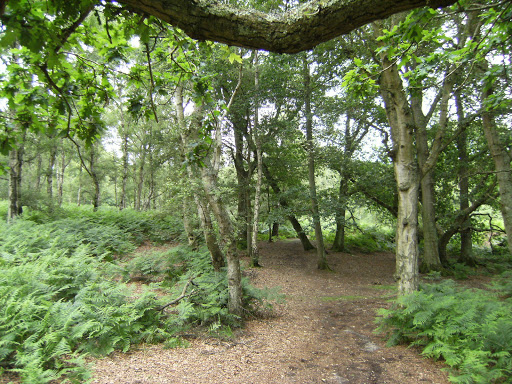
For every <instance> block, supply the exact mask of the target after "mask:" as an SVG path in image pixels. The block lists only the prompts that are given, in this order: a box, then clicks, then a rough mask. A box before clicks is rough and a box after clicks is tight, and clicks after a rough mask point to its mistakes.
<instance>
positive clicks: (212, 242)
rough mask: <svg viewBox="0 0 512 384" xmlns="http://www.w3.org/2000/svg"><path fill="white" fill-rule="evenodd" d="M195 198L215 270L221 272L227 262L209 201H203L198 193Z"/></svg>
mask: <svg viewBox="0 0 512 384" xmlns="http://www.w3.org/2000/svg"><path fill="white" fill-rule="evenodd" d="M194 199H195V200H196V205H197V211H198V214H199V217H200V218H201V226H202V228H203V233H204V239H205V242H206V247H207V248H208V251H209V252H210V257H211V259H212V265H213V270H214V271H215V272H220V270H221V269H222V268H224V267H225V266H226V263H225V262H224V254H223V253H222V250H221V249H220V247H219V242H218V240H217V236H215V230H214V229H213V224H212V219H211V217H210V209H209V207H208V203H206V202H204V203H201V202H200V199H199V196H197V195H195V196H194Z"/></svg>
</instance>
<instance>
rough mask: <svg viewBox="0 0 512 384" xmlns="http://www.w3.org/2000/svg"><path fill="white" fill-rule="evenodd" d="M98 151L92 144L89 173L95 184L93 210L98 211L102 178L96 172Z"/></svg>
mask: <svg viewBox="0 0 512 384" xmlns="http://www.w3.org/2000/svg"><path fill="white" fill-rule="evenodd" d="M95 167H96V151H95V150H94V145H91V152H90V158H89V175H90V176H91V179H92V183H93V185H94V194H93V200H92V210H93V211H94V212H96V211H97V210H98V207H99V206H100V180H99V178H98V174H97V173H96V168H95Z"/></svg>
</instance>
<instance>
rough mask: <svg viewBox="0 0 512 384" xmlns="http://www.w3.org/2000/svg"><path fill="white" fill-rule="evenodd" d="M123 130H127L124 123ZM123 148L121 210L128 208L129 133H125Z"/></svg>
mask: <svg viewBox="0 0 512 384" xmlns="http://www.w3.org/2000/svg"><path fill="white" fill-rule="evenodd" d="M122 129H123V131H124V130H125V127H124V123H122ZM121 148H122V153H123V155H122V163H123V177H122V182H121V199H120V202H119V209H120V210H123V209H125V208H126V182H127V181H128V163H129V159H128V156H129V154H128V133H126V132H123V144H122V146H121Z"/></svg>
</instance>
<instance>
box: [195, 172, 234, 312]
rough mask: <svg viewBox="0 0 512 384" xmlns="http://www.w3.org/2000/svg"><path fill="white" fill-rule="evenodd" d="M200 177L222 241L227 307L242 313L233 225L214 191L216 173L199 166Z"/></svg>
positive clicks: (215, 187) (230, 310)
mask: <svg viewBox="0 0 512 384" xmlns="http://www.w3.org/2000/svg"><path fill="white" fill-rule="evenodd" d="M201 178H202V180H203V188H204V193H205V194H206V197H207V199H208V202H209V204H210V206H211V207H212V211H213V214H214V215H215V218H216V220H217V224H218V225H219V232H220V236H221V239H222V241H223V242H224V247H225V252H226V261H227V266H228V268H227V278H228V291H229V302H228V309H229V312H230V313H233V314H235V315H241V314H242V274H241V271H240V260H239V258H238V254H237V252H236V239H235V237H234V234H233V227H232V225H231V220H230V218H229V214H228V211H227V210H226V208H225V206H224V204H223V202H222V200H220V197H219V195H218V194H217V193H216V191H217V190H218V188H217V185H216V175H214V174H212V173H211V167H202V168H201Z"/></svg>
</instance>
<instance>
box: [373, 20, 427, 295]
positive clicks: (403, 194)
mask: <svg viewBox="0 0 512 384" xmlns="http://www.w3.org/2000/svg"><path fill="white" fill-rule="evenodd" d="M377 29H378V28H377ZM376 32H377V35H379V33H378V30H376ZM380 59H381V65H382V69H383V71H382V74H381V78H380V84H379V85H380V92H381V95H382V98H383V100H384V104H385V109H386V115H387V118H388V121H389V124H390V126H391V138H392V141H393V150H392V154H391V156H392V158H393V166H394V171H395V179H396V183H397V190H398V218H397V230H396V278H397V279H398V294H399V295H400V296H403V295H407V294H410V293H412V292H414V291H416V290H417V289H418V286H419V270H418V253H419V251H418V191H419V170H418V165H417V163H416V161H415V153H414V131H415V124H414V119H413V116H412V113H411V109H410V106H409V104H408V100H407V96H406V94H405V91H404V89H403V84H402V81H401V78H400V75H399V73H398V68H397V66H396V64H395V63H393V62H391V61H390V60H389V59H388V57H387V54H386V53H382V54H381V56H380Z"/></svg>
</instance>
